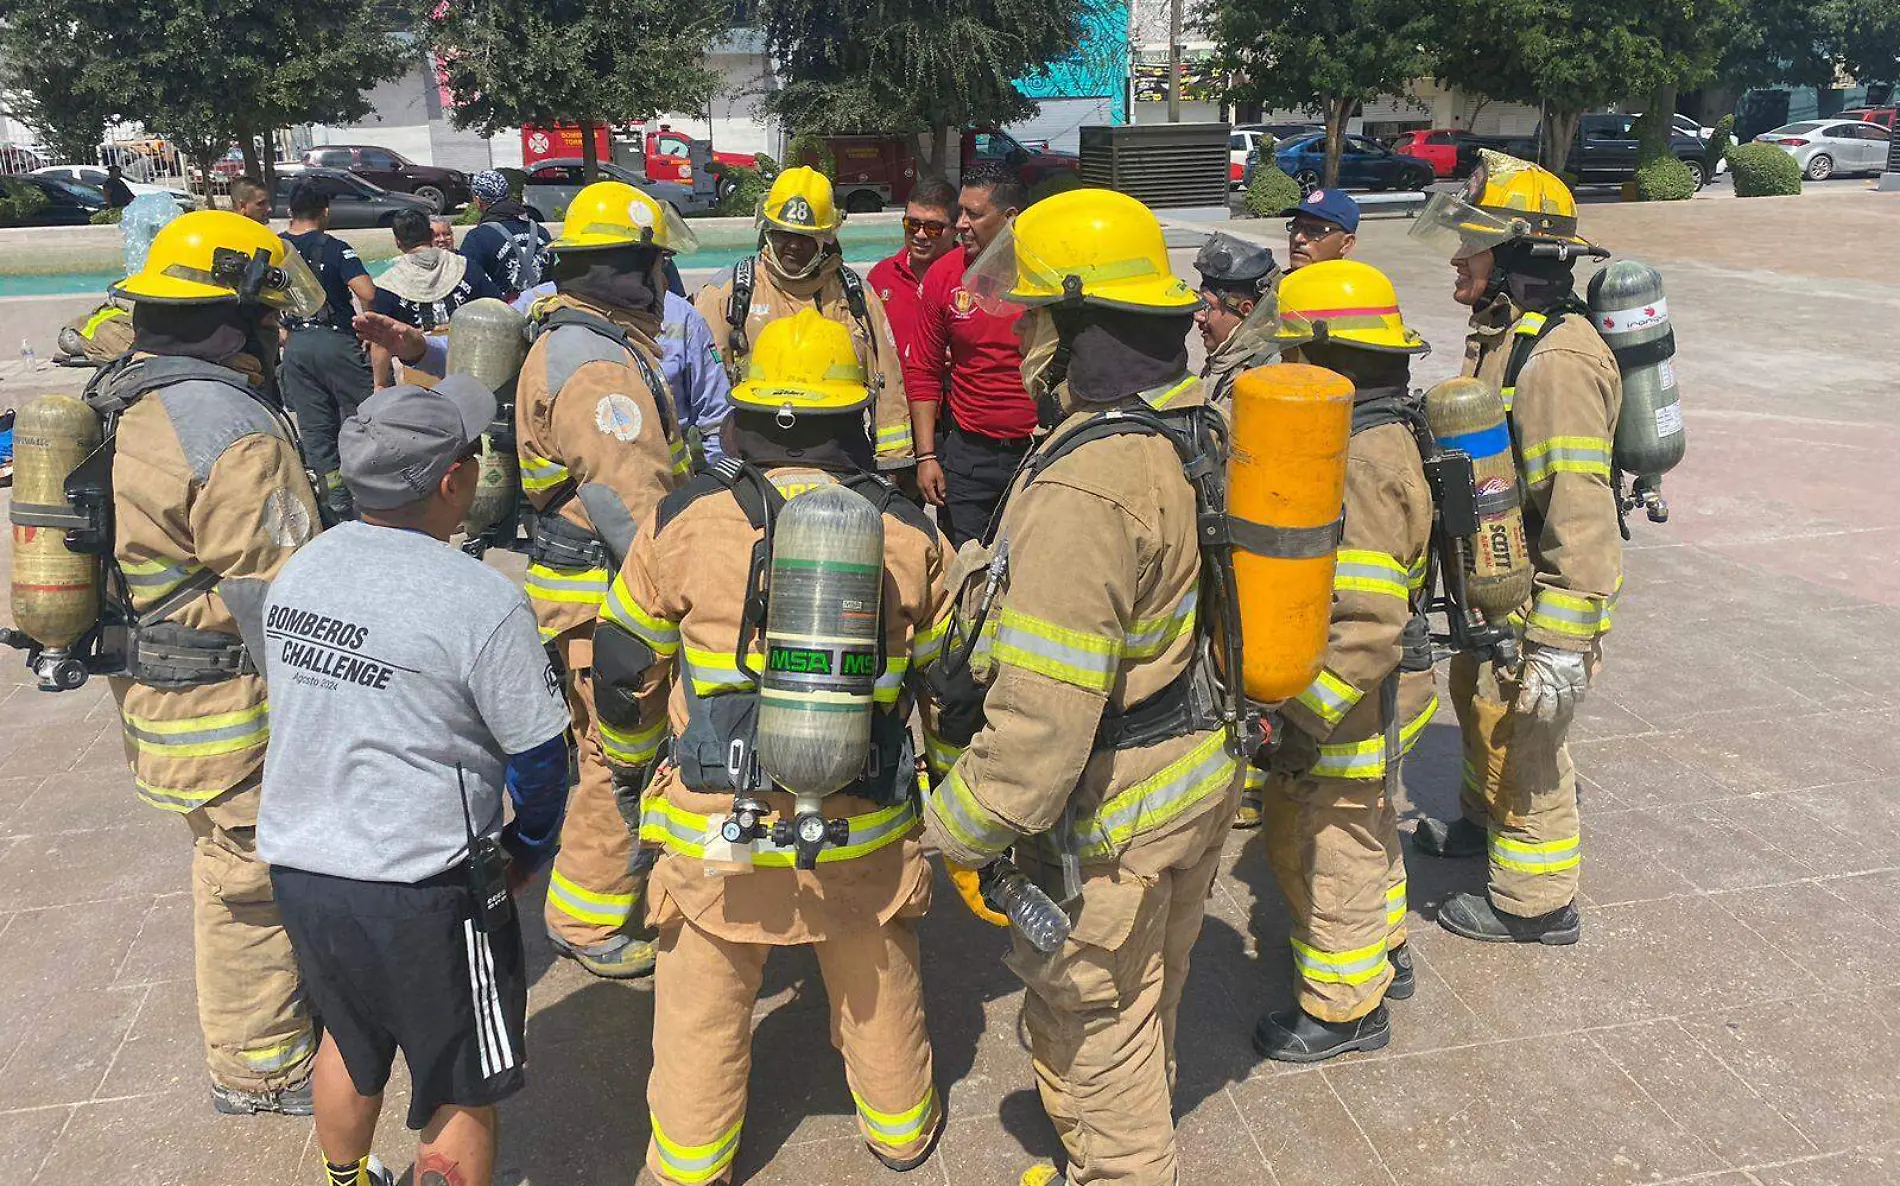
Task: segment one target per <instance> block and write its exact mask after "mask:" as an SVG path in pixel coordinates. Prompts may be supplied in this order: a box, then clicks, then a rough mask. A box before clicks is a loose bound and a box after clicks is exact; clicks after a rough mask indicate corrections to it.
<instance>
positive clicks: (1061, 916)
mask: <svg viewBox="0 0 1900 1186" xmlns="http://www.w3.org/2000/svg"><path fill="white" fill-rule="evenodd" d="M982 884H983V900H984V901H985V902H987V903H989V906H990V909H992V910H994V911H996V912H997V913H998V914H1001V915H1003V916H1004V917H1006V918H1008V919H1009V923H1010V925H1011V926H1013V927H1015V928H1016V931H1017V933H1018V934H1020V935H1021V936H1022V937H1023V938H1024V939H1027V940H1028V941H1029V945H1030V946H1031V947H1033V948H1035V949H1036V950H1037V951H1040V952H1042V953H1043V954H1044V955H1053V954H1054V953H1055V952H1057V951H1060V950H1061V949H1062V944H1063V943H1064V942H1065V941H1067V940H1068V938H1069V928H1070V925H1071V924H1070V922H1069V916H1068V915H1067V914H1065V913H1064V912H1063V910H1062V907H1060V906H1058V905H1056V904H1055V902H1054V901H1053V900H1052V899H1051V898H1050V897H1049V895H1048V894H1045V893H1043V892H1042V887H1041V886H1038V885H1037V884H1036V883H1035V882H1033V881H1031V880H1029V878H1028V876H1027V875H1026V874H1024V873H1023V871H1022V870H1020V869H1018V868H1017V867H1016V866H1014V865H1012V864H1010V863H1009V862H1008V861H1000V860H999V861H995V862H993V863H992V864H990V865H989V866H988V867H987V868H985V869H984V870H983V882H982Z"/></svg>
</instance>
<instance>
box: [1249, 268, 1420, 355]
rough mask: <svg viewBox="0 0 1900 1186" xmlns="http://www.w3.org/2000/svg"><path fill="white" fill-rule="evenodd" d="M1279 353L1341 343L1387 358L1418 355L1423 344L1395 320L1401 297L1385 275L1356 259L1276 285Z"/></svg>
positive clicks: (1290, 277)
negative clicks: (1326, 343)
mask: <svg viewBox="0 0 1900 1186" xmlns="http://www.w3.org/2000/svg"><path fill="white" fill-rule="evenodd" d="M1279 302H1280V308H1279V326H1278V328H1277V329H1276V330H1275V332H1274V335H1273V336H1274V341H1276V342H1278V343H1279V345H1280V348H1281V349H1282V350H1291V349H1293V348H1294V347H1296V346H1303V345H1305V344H1307V343H1309V342H1343V343H1345V344H1347V345H1349V346H1359V347H1362V348H1364V349H1367V350H1379V351H1383V352H1386V353H1390V354H1422V353H1424V352H1425V350H1426V348H1427V347H1426V345H1425V339H1424V338H1421V337H1419V336H1418V334H1417V333H1415V332H1413V331H1412V330H1411V329H1409V328H1407V326H1406V324H1405V319H1404V318H1403V317H1401V316H1400V315H1399V294H1398V291H1397V290H1396V289H1394V288H1393V287H1392V281H1390V280H1388V279H1386V276H1385V273H1384V272H1381V271H1380V270H1379V269H1377V268H1375V267H1373V266H1372V265H1371V264H1364V263H1360V262H1359V261H1358V260H1355V259H1331V260H1324V261H1322V262H1320V263H1316V264H1308V265H1306V266H1305V267H1303V268H1298V269H1295V270H1294V271H1292V272H1289V273H1287V274H1286V275H1285V276H1284V277H1282V278H1281V280H1280V293H1279Z"/></svg>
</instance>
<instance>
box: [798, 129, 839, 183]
mask: <svg viewBox="0 0 1900 1186" xmlns="http://www.w3.org/2000/svg"><path fill="white" fill-rule="evenodd" d="M785 160H786V162H787V163H788V164H792V165H810V166H811V167H812V168H814V169H816V170H818V171H819V172H820V173H823V174H824V175H825V177H826V178H827V179H828V180H831V181H836V180H837V179H838V160H837V158H836V157H834V156H833V155H832V154H831V145H830V144H828V143H827V142H826V141H825V138H824V137H823V136H820V135H818V134H817V133H816V132H800V133H799V134H798V135H796V136H793V137H792V142H791V143H790V144H787V145H786V146H785Z"/></svg>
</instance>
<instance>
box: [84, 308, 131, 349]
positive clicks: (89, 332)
mask: <svg viewBox="0 0 1900 1186" xmlns="http://www.w3.org/2000/svg"><path fill="white" fill-rule="evenodd" d="M125 315H126V312H125V310H124V309H121V308H119V307H118V306H117V305H107V306H105V307H104V308H102V309H100V310H98V311H97V312H95V313H94V314H93V315H92V316H91V317H88V318H86V324H85V325H83V326H81V327H80V330H79V333H80V335H81V336H83V337H84V338H85V339H86V340H87V341H88V342H90V341H92V336H93V335H94V334H96V333H98V332H99V327H100V326H102V325H104V324H105V323H106V322H108V321H111V320H112V319H113V318H115V317H124V316H125Z"/></svg>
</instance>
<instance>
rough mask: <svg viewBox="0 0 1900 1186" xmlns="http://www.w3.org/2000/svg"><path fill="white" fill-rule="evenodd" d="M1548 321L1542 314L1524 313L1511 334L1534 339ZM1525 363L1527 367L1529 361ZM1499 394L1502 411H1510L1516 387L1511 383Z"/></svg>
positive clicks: (1515, 396)
mask: <svg viewBox="0 0 1900 1186" xmlns="http://www.w3.org/2000/svg"><path fill="white" fill-rule="evenodd" d="M1548 320H1550V319H1549V318H1548V317H1545V316H1544V315H1543V314H1542V313H1526V314H1524V316H1522V317H1520V318H1518V319H1517V324H1516V325H1515V326H1513V327H1512V329H1511V332H1512V333H1514V334H1516V335H1517V336H1518V337H1520V338H1534V337H1536V336H1537V335H1538V334H1540V333H1542V332H1543V329H1544V322H1546V321H1548ZM1525 361H1526V365H1528V363H1529V360H1528V359H1527V360H1525ZM1499 394H1500V395H1502V396H1503V397H1504V410H1505V411H1507V412H1508V411H1510V410H1511V404H1512V402H1513V401H1514V400H1515V399H1516V398H1517V385H1516V384H1515V383H1513V384H1512V385H1511V386H1509V387H1506V388H1505V389H1504V390H1503V391H1501V392H1499Z"/></svg>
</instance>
